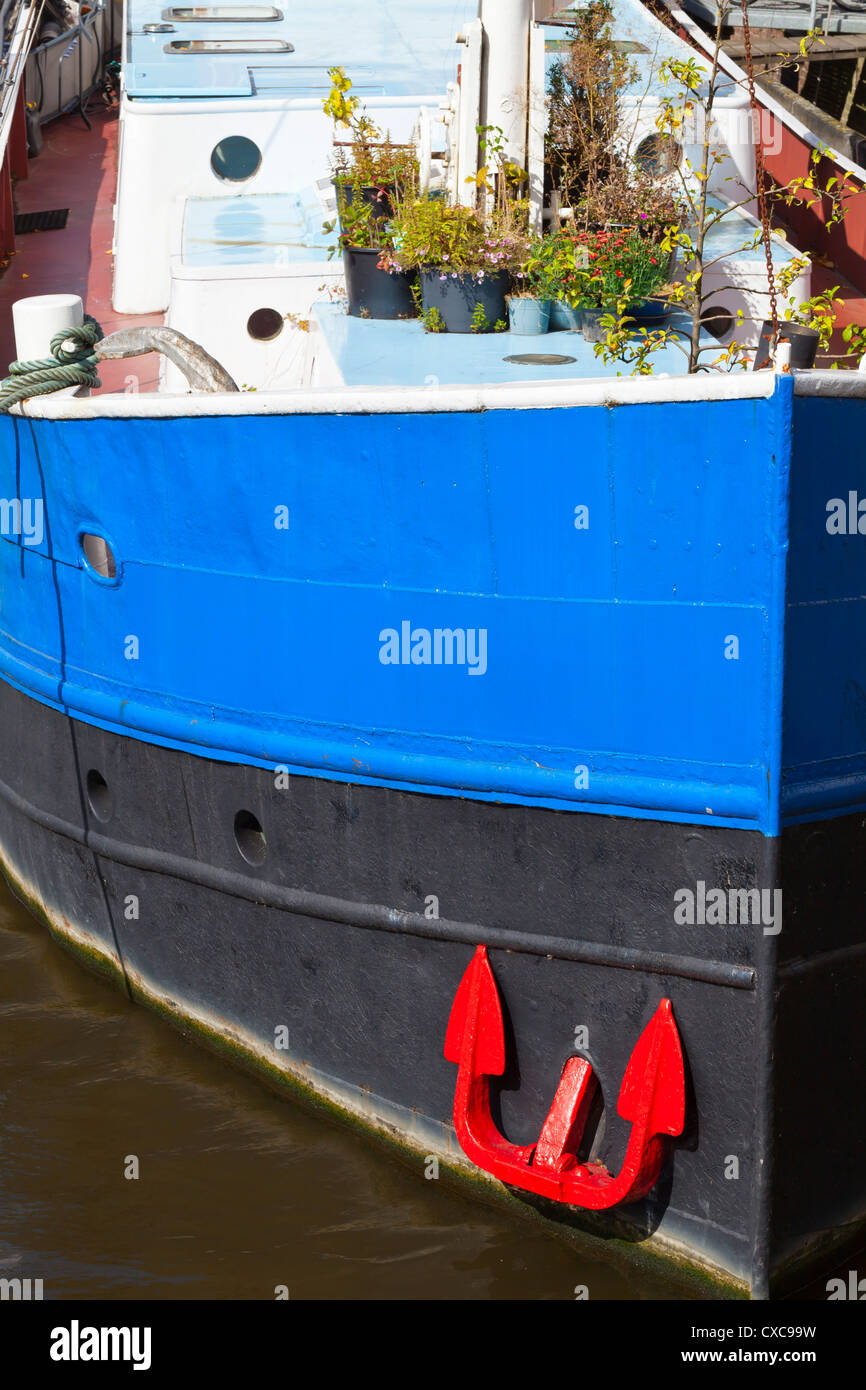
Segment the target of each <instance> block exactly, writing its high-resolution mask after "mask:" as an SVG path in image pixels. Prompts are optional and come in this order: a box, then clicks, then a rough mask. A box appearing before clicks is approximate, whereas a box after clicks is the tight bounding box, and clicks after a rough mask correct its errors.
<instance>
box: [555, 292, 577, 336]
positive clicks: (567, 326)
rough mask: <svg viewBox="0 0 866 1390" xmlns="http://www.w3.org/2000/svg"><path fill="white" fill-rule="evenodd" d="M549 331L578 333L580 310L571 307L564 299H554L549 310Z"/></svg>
mask: <svg viewBox="0 0 866 1390" xmlns="http://www.w3.org/2000/svg"><path fill="white" fill-rule="evenodd" d="M550 331H551V333H579V332H580V310H579V309H572V308H571V307H570V305H568V304H566V302H565V300H564V299H556V300H554V302H553V307H552V309H551V311H550Z"/></svg>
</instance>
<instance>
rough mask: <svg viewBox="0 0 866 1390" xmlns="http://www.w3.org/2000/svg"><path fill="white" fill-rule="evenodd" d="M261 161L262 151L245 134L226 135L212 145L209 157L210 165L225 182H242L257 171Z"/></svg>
mask: <svg viewBox="0 0 866 1390" xmlns="http://www.w3.org/2000/svg"><path fill="white" fill-rule="evenodd" d="M261 162H262V152H261V150H260V149H259V147H258V145H257V144H256V143H255V141H254V140H248V139H247V137H246V136H245V135H227V136H226V138H225V140H220V142H219V144H218V145H214V148H213V153H212V154H211V157H210V167H211V168H212V169H213V171H214V173H215V174H216V176H217V178H218V179H223V180H224V181H225V182H226V183H243V182H244V180H245V179H251V178H252V176H253V174H255V173H257V172H258V170H259V166H260V165H261Z"/></svg>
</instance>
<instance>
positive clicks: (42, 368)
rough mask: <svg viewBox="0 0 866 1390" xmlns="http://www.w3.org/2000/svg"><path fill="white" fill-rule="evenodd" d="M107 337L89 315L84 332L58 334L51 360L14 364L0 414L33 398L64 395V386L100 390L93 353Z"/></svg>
mask: <svg viewBox="0 0 866 1390" xmlns="http://www.w3.org/2000/svg"><path fill="white" fill-rule="evenodd" d="M103 337H104V334H103V332H102V329H101V328H100V326H99V324H98V323H97V322H96V319H94V318H91V316H90V314H85V315H84V323H83V324H82V325H81V327H80V328H63V329H61V331H60V332H59V333H55V334H54V337H53V338H52V339H51V353H52V355H51V357H37V358H34V359H33V360H32V361H31V362H10V363H9V375H8V376H7V377H6V379H5V381H2V382H0V412H3V411H8V410H10V409H11V408H12V406H13V405H17V404H18V402H19V401H25V400H27V399H28V397H30V396H47V395H50V394H51V392H52V391H62V390H63V388H64V386H99V385H100V384H101V383H100V380H99V377H98V375H97V368H98V366H99V361H98V358H97V357H96V354H95V353H94V351H93V349H94V348H95V346H96V344H97V343H98V342H99V341H100V339H101V338H103ZM66 344H69V345H70V346H69V348H67V347H66Z"/></svg>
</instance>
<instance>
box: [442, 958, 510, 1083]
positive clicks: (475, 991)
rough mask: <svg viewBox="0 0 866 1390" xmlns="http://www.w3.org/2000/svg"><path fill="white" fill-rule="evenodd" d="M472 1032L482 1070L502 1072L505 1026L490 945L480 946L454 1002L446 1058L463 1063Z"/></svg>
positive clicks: (449, 1021)
mask: <svg viewBox="0 0 866 1390" xmlns="http://www.w3.org/2000/svg"><path fill="white" fill-rule="evenodd" d="M470 1034H474V1038H473V1042H474V1047H475V1061H476V1066H477V1070H478V1072H481V1073H483V1074H484V1075H485V1076H501V1075H502V1073H503V1072H504V1071H505V1029H504V1028H503V1025H502V1006H501V1005H500V1003H499V991H498V989H497V988H496V981H495V980H494V978H493V971H492V970H491V969H490V962H489V960H488V959H487V947H486V946H478V947H477V948H476V951H475V955H474V956H473V957H472V960H471V961H470V963H469V967H468V969H467V971H466V974H465V975H464V976H463V979H462V980H461V981H460V987H459V989H458V990H457V994H456V995H455V997H454V1003H453V1004H452V1005H451V1016H450V1018H449V1019H448V1031H447V1033H446V1034H445V1058H446V1061H448V1062H456V1063H457V1064H458V1065H459V1063H460V1059H461V1057H462V1056H463V1048H464V1043H465V1042H468V1040H469V1035H470Z"/></svg>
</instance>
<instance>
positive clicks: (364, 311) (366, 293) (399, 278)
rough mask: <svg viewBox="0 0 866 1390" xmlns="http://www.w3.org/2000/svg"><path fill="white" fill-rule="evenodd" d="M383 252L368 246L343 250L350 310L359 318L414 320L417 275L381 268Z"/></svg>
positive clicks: (353, 315)
mask: <svg viewBox="0 0 866 1390" xmlns="http://www.w3.org/2000/svg"><path fill="white" fill-rule="evenodd" d="M381 255H382V252H381V251H376V250H370V249H369V248H367V247H366V246H346V247H344V249H343V269H344V270H345V272H346V293H347V295H348V299H349V313H350V314H351V316H352V317H353V318H356V319H413V318H415V316H416V312H417V311H416V308H415V300H414V298H413V296H412V282H413V279H414V275H413V274H410V273H409V272H407V271H398V270H394V271H391V270H380V269H379V260H380V258H381Z"/></svg>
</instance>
